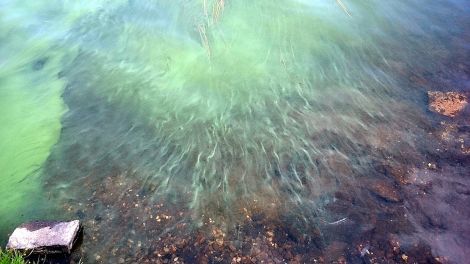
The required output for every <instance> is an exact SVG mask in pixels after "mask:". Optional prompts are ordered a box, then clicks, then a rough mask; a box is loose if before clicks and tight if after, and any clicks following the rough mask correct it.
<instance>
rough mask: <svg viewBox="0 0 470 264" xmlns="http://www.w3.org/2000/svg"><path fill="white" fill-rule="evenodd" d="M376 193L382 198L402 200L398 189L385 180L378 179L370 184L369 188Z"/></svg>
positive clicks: (390, 200)
mask: <svg viewBox="0 0 470 264" xmlns="http://www.w3.org/2000/svg"><path fill="white" fill-rule="evenodd" d="M369 189H370V190H371V191H372V192H373V193H374V194H375V195H377V196H379V197H380V198H382V199H384V200H386V201H389V202H395V203H397V202H401V200H402V199H401V197H400V194H399V192H398V190H397V189H396V188H395V187H393V186H392V185H389V184H388V183H386V182H384V181H377V182H374V183H372V184H371V185H370V188H369Z"/></svg>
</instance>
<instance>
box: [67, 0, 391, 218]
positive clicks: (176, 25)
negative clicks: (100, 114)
mask: <svg viewBox="0 0 470 264" xmlns="http://www.w3.org/2000/svg"><path fill="white" fill-rule="evenodd" d="M221 2H223V1H207V2H206V1H171V2H170V1H150V2H149V3H145V4H142V3H139V2H138V1H131V2H129V4H127V5H123V6H121V7H117V8H115V9H113V10H112V11H109V12H103V13H101V14H100V15H99V16H97V17H96V18H94V19H91V18H90V17H87V18H86V19H83V20H82V21H81V22H80V23H78V24H77V25H75V27H74V29H73V30H72V32H71V38H70V39H69V41H70V45H77V46H80V48H81V49H80V53H79V56H78V57H77V58H76V59H75V61H74V62H73V63H72V64H71V65H70V67H68V68H67V69H66V70H65V71H64V74H65V76H67V79H68V80H69V81H70V83H71V84H72V85H71V86H70V89H71V90H75V91H77V93H79V92H78V91H82V92H83V93H90V94H93V95H94V96H96V97H103V98H106V100H107V101H108V102H109V103H110V104H113V105H117V106H118V107H119V108H120V109H126V110H127V111H128V112H130V113H133V114H135V118H138V119H139V120H145V122H146V123H147V124H148V126H150V127H153V128H154V130H155V138H156V140H157V141H159V142H160V146H159V148H158V149H157V150H155V151H156V152H157V153H160V154H158V155H157V156H158V157H157V158H156V159H155V160H153V161H152V162H153V163H154V165H153V166H154V167H156V168H157V169H156V170H155V171H154V172H153V175H152V176H151V177H150V178H151V179H150V182H152V183H154V184H156V185H157V186H158V191H157V193H159V194H161V193H167V194H172V193H177V192H178V190H179V189H183V190H184V191H187V192H189V193H191V194H192V195H193V199H192V202H191V207H192V208H194V209H195V212H196V213H195V214H198V215H203V214H205V213H204V212H205V211H206V210H209V211H210V210H212V209H213V208H218V209H216V210H222V211H225V212H228V211H230V209H231V208H233V205H234V203H237V202H240V201H241V200H243V199H247V200H253V199H255V200H263V201H266V202H267V201H277V202H280V203H283V204H302V203H304V202H309V201H310V199H311V197H312V196H318V195H319V194H320V193H321V192H322V190H321V188H317V187H316V186H317V185H318V184H317V183H318V182H320V179H319V177H323V176H319V174H316V173H315V172H313V170H312V171H305V169H304V168H307V167H311V168H316V167H318V164H315V162H314V161H313V160H315V159H318V158H321V157H324V156H328V155H331V154H332V153H334V154H335V155H339V156H343V157H344V156H345V155H344V154H343V153H342V152H341V151H337V150H335V149H334V148H333V149H332V148H331V147H330V146H328V145H322V144H320V142H312V140H310V138H311V137H313V136H315V135H316V134H319V133H321V132H322V131H325V130H331V131H333V132H334V133H337V134H338V135H339V136H338V137H342V138H344V139H350V140H351V141H352V142H355V140H354V139H353V134H354V133H361V132H365V131H366V130H367V127H366V126H365V125H364V120H363V119H362V118H361V117H360V115H358V114H355V113H363V116H368V117H369V118H371V119H374V118H381V117H383V116H384V115H386V114H387V111H388V110H387V109H386V108H384V107H383V104H386V103H387V102H388V103H390V104H391V103H392V101H393V99H391V98H390V97H389V96H388V95H386V93H387V92H388V91H389V90H391V89H395V88H396V87H393V84H392V83H389V82H387V80H386V79H385V80H383V79H382V80H378V79H375V78H371V74H369V73H372V72H374V71H377V65H376V64H375V61H379V60H380V59H381V58H382V55H381V53H380V52H378V49H374V48H373V47H375V43H374V42H372V41H371V37H370V36H369V35H368V34H367V32H361V31H357V28H356V27H357V25H358V23H350V22H349V21H348V19H349V17H348V15H347V14H346V13H344V12H343V11H342V10H341V8H339V7H338V6H337V5H336V4H335V3H334V2H331V3H330V4H331V5H329V7H330V8H333V10H336V11H333V13H335V14H337V15H338V17H337V18H336V19H335V20H332V19H331V18H329V17H327V16H325V15H323V14H321V12H318V11H317V10H316V9H315V8H313V7H311V6H308V5H307V4H306V3H302V2H298V1H256V2H246V1H233V2H229V3H227V4H226V6H223V7H221V4H220V3H221ZM150 3H152V4H153V8H155V6H156V7H158V8H155V9H156V10H155V12H154V13H152V12H149V13H148V14H147V13H145V12H143V11H142V10H146V8H152V4H150ZM204 3H205V4H204ZM142 5H143V6H142ZM182 6H184V8H182ZM334 8H336V9H334ZM162 10H163V11H162ZM155 21H156V22H155ZM360 22H362V21H360ZM149 25H151V26H149ZM366 47H367V49H366ZM352 50H354V52H351V51H352ZM365 72H367V74H365ZM327 111H329V112H327ZM332 119H335V120H336V123H335V124H332V123H331V122H330V120H332ZM142 158H144V159H145V157H142ZM321 162H326V161H324V160H323V161H321ZM325 166H326V165H325ZM356 169H357V170H360V169H361V168H360V166H358V167H357V168H356ZM338 175H339V174H335V173H332V175H330V176H331V177H339V176H338ZM147 180H148V179H147ZM281 201H282V202H281ZM288 206H289V205H288Z"/></svg>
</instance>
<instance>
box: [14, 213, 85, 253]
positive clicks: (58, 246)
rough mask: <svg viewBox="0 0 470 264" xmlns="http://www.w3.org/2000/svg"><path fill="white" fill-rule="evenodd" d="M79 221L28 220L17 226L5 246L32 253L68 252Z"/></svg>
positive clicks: (75, 235) (78, 227)
mask: <svg viewBox="0 0 470 264" xmlns="http://www.w3.org/2000/svg"><path fill="white" fill-rule="evenodd" d="M79 229H80V222H79V221H78V220H74V221H70V222H29V223H24V224H22V225H20V226H19V227H17V228H16V229H15V231H13V234H12V235H11V236H10V238H9V240H8V244H7V248H9V249H15V250H21V251H32V252H34V253H45V254H49V253H70V251H71V250H72V247H73V244H74V242H75V241H76V238H77V234H78V231H79Z"/></svg>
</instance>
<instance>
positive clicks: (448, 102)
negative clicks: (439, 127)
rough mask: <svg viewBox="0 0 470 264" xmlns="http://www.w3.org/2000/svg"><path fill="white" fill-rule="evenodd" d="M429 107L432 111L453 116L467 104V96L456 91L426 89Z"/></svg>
mask: <svg viewBox="0 0 470 264" xmlns="http://www.w3.org/2000/svg"><path fill="white" fill-rule="evenodd" d="M428 97H429V109H430V110H431V111H433V112H436V113H439V114H442V115H445V116H449V117H454V116H456V115H457V114H458V113H459V112H460V111H462V110H463V109H464V108H465V106H466V105H467V97H466V96H465V95H464V94H462V93H458V92H446V93H444V92H432V91H428Z"/></svg>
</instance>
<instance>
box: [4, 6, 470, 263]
mask: <svg viewBox="0 0 470 264" xmlns="http://www.w3.org/2000/svg"><path fill="white" fill-rule="evenodd" d="M463 2H464V1H462V0H450V1H443V0H442V1H435V2H434V3H433V4H428V5H423V4H422V2H421V1H418V0H409V1H388V2H383V1H382V2H380V3H378V2H375V1H362V0H341V1H340V0H315V1H307V0H269V1H268V0H257V1H236V0H232V1H230V0H171V1H170V0H147V1H137V0H128V1H106V0H102V1H93V3H85V2H84V1H64V0H62V1H59V0H55V1H48V2H46V1H35V2H31V3H19V2H17V1H8V0H0V22H1V27H0V66H1V67H0V124H2V126H1V127H0V148H1V150H2V152H1V154H0V171H1V174H0V199H1V200H2V201H4V202H2V204H1V206H0V217H2V218H1V221H0V234H3V233H6V232H8V231H7V230H8V229H11V227H12V225H13V224H15V223H18V222H19V219H22V217H24V218H42V217H46V218H53V217H55V216H58V217H64V214H65V215H66V216H67V217H69V218H80V219H83V220H86V221H88V222H86V223H87V224H86V225H87V226H86V228H89V229H90V230H94V231H95V232H96V234H93V235H92V237H91V238H90V239H89V241H91V242H88V243H90V244H87V246H86V247H87V249H88V250H90V251H93V252H92V253H95V252H98V253H99V252H101V253H100V254H103V252H106V253H109V252H116V251H113V250H112V248H113V247H114V246H116V245H120V246H122V247H121V248H126V247H125V246H127V245H129V243H131V242H129V241H133V242H135V243H136V244H137V243H138V244H144V245H145V244H146V243H147V244H148V245H154V243H153V242H154V240H155V239H156V238H157V237H158V238H162V239H164V237H165V236H167V235H168V234H170V235H171V234H173V233H172V232H180V231H178V230H180V229H178V228H179V227H181V226H184V228H186V229H184V228H183V229H184V231H181V233H180V234H179V235H180V236H188V234H191V237H192V235H193V234H194V233H191V232H195V231H194V230H199V229H198V228H201V230H205V229H204V228H207V229H208V230H205V231H208V232H207V233H209V234H213V235H214V236H215V237H217V236H219V238H217V239H218V240H219V242H220V237H223V238H222V240H223V239H227V237H224V236H225V234H227V236H229V235H228V234H232V235H233V237H237V238H238V236H239V233H240V232H241V233H243V232H247V233H250V232H251V231H246V230H247V229H245V231H243V232H242V231H240V230H241V229H242V228H241V227H240V226H243V225H244V224H245V223H246V221H248V220H253V221H254V222H256V221H260V222H262V221H265V222H263V223H277V224H278V225H279V226H283V227H285V228H286V229H289V228H290V229H289V230H290V231H289V232H290V233H289V232H288V233H289V235H286V236H287V237H288V239H291V240H292V241H296V242H297V243H298V244H304V245H305V247H306V248H307V249H308V250H307V249H306V248H302V249H301V250H299V252H300V251H306V252H309V250H310V248H308V247H310V246H312V245H314V244H315V243H318V244H322V243H324V244H325V245H327V244H329V243H330V242H331V241H333V240H335V239H337V236H340V237H341V238H342V239H343V240H344V241H346V242H348V241H350V240H352V239H353V238H356V237H357V236H359V235H356V234H351V233H353V232H355V233H357V234H359V233H361V232H369V231H370V230H375V229H374V228H372V227H371V226H374V224H376V222H379V223H382V222H387V221H388V220H389V219H392V218H393V220H394V221H395V220H396V221H395V222H393V221H390V223H392V222H393V223H400V224H402V223H406V224H403V226H405V225H410V226H411V224H410V223H409V222H407V221H412V220H408V218H406V219H404V218H405V216H404V215H407V212H406V210H405V209H404V208H405V205H406V206H409V204H410V203H412V201H414V200H413V199H414V197H413V199H410V200H409V201H410V202H409V201H408V200H405V198H404V196H405V195H404V194H402V193H400V192H399V191H400V190H401V189H400V188H401V187H399V186H401V185H405V182H406V180H405V179H404V178H406V177H405V176H396V174H399V173H396V171H404V172H406V173H410V171H413V169H415V170H416V171H418V170H421V169H423V168H422V167H423V166H424V169H429V167H428V166H427V164H434V163H430V162H429V159H431V158H436V157H438V156H439V154H435V152H433V151H435V149H436V148H437V146H436V145H437V144H436V143H435V142H433V141H432V140H430V138H432V136H431V133H430V132H429V131H432V128H433V126H436V123H435V122H434V120H432V119H430V118H428V116H427V115H428V114H429V113H428V112H427V106H425V105H424V104H425V101H426V100H427V99H426V93H425V92H424V93H423V91H422V90H423V89H428V88H429V87H431V86H432V85H433V84H429V83H426V85H422V84H423V83H425V82H424V81H421V83H420V85H421V86H420V87H419V88H416V85H415V84H416V83H418V82H419V81H420V79H417V77H416V75H418V74H417V72H418V71H421V72H424V73H426V74H428V75H429V76H431V75H432V73H435V72H438V71H440V70H441V68H442V67H441V66H442V65H441V64H440V61H444V60H447V59H449V57H450V55H449V54H451V53H452V51H453V49H455V46H458V45H460V44H459V43H460V42H458V41H456V40H455V36H460V35H461V34H462V35H465V25H466V24H468V23H466V24H465V23H462V21H465V19H462V17H464V16H465V14H468V7H467V6H466V5H465V4H464V3H463ZM450 14H452V15H450ZM462 14H463V15H462ZM459 47H460V46H459ZM460 48H465V45H463V46H461V47H460ZM461 68H463V69H465V65H463V66H462V67H461ZM410 76H412V77H413V78H415V79H412V78H411V77H410ZM462 83H463V81H462ZM423 86H426V87H423ZM428 86H429V87H428ZM432 88H433V89H435V90H438V88H437V87H432ZM420 89H421V90H420ZM462 109H463V108H462ZM429 153H432V154H429ZM423 164H424V165H423ZM431 167H432V166H431ZM397 168H398V169H397ZM410 168H412V169H410ZM456 170H457V169H456ZM449 171H452V170H449ZM406 173H402V174H406ZM431 175H433V174H432V173H431ZM400 177H401V178H400ZM384 182H385V183H386V184H385V185H384V184H383V183H384ZM387 184H388V185H387ZM406 184H408V182H406ZM12 186H14V187H12ZM341 197H343V198H344V197H347V199H346V198H344V199H343V198H341ZM342 199H343V200H342ZM371 199H377V200H379V201H381V202H383V203H384V204H385V205H382V204H381V203H379V205H377V204H373V203H371V202H370V200H371ZM345 200H347V202H346V203H347V204H346V205H343V204H341V203H342V202H344V201H345ZM404 200H405V201H404ZM338 201H339V202H338ZM416 203H419V202H416ZM338 204H340V205H338ZM402 205H403V206H402ZM387 206H390V207H393V208H394V210H397V211H398V212H399V213H396V211H393V210H392V209H389V207H387ZM332 208H333V209H332ZM335 208H336V209H335ZM338 208H340V209H338ZM410 208H411V207H410ZM61 210H65V213H63V212H60V211H61ZM391 211H393V213H391ZM40 212H43V213H42V215H41V213H40ZM58 212H59V213H58ZM162 212H164V214H163V215H162ZM255 212H256V213H255ZM157 214H158V217H159V218H158V220H157V218H156V217H157ZM260 215H261V216H260ZM361 215H363V216H364V215H365V216H367V217H368V216H371V219H372V218H373V219H372V220H371V222H372V221H375V222H374V224H372V223H369V222H368V221H369V220H363V219H362V218H361ZM396 215H399V216H396ZM408 215H410V214H408ZM172 217H173V218H172ZM263 217H264V218H266V219H267V220H265V219H264V220H260V219H261V218H263ZM367 217H366V218H367ZM374 217H375V218H374ZM394 217H396V218H397V219H398V220H397V219H395V218H394ZM400 217H401V218H400ZM162 219H163V220H162ZM169 219H170V220H169ZM247 219H248V220H247ZM377 219H378V220H377ZM383 219H385V220H383ZM410 219H411V217H410ZM167 220H168V221H167ZM270 221H271V222H270ZM381 221H382V222H381ZM413 221H414V220H413ZM207 223H210V224H211V225H213V226H214V228H215V227H216V228H215V229H211V228H209V227H207ZM387 223H388V222H387ZM157 224H158V225H157ZM377 225H379V224H377ZM390 225H392V224H390ZM397 225H398V224H397ZM123 226H124V227H125V228H124V229H123V228H122V227H123ZM259 226H262V225H261V224H260V225H259ZM344 226H347V227H348V228H349V230H344V228H343V229H341V227H344ZM336 227H338V230H340V231H342V232H343V233H344V234H341V235H337V234H336V233H335V232H334V231H335V230H332V229H333V228H336ZM263 228H264V227H263ZM377 229H379V228H377ZM392 229H393V228H392ZM397 229H398V228H397ZM116 230H120V231H116ZM214 230H216V231H214ZM351 230H354V231H351ZM395 231H396V230H395V229H393V232H395ZM400 231H401V229H400ZM408 231H409V230H407V232H408ZM237 232H238V233H237ZM269 232H274V231H273V230H270V231H269ZM348 232H349V233H348ZM370 232H372V231H370ZM390 232H392V231H390ZM410 232H411V231H410ZM222 233H223V234H224V235H221V234H222ZM252 233H256V232H252ZM377 233H379V232H378V231H377ZM396 233H399V232H398V231H396ZM89 234H90V233H89ZM250 234H251V233H250ZM407 234H408V233H407ZM108 235H109V237H108ZM335 235H336V237H335ZM273 236H274V235H270V236H269V237H270V238H271V240H273ZM317 236H318V237H320V238H319V239H317V238H318V237H317ZM384 236H385V235H384ZM97 237H98V238H97ZM274 237H275V236H274ZM305 237H310V238H309V239H310V240H308V239H307V238H305ZM312 237H315V239H316V240H315V239H312ZM99 238H101V239H102V240H100V239H99ZM195 239H196V238H195ZM348 239H349V240H348ZM274 240H275V239H274ZM429 240H430V241H431V239H429ZM116 241H119V243H117V242H116ZM159 241H160V240H159ZM306 241H307V242H306ZM311 241H314V242H311ZM318 241H320V242H318ZM141 242H142V243H141ZM270 242H272V241H270ZM198 243H199V242H198ZM131 244H132V243H131ZM215 244H218V243H217V241H216V243H215ZM221 244H223V243H221ZM90 245H92V246H90ZM123 245H124V246H123ZM132 245H134V244H132ZM315 245H316V244H315ZM219 246H220V245H219ZM129 247H130V248H132V249H131V251H132V252H131V253H129V254H135V255H138V254H141V253H136V252H137V251H138V250H137V249H135V248H136V247H135V246H134V247H131V246H129ZM149 247H150V246H149ZM312 247H313V246H312ZM319 247H322V246H319ZM139 248H140V246H139ZM143 248H145V246H143ZM188 248H191V247H188ZM201 248H202V247H201ZM152 250H153V249H152ZM367 250H368V249H367V248H366V249H364V248H361V250H360V251H361V252H362V251H363V252H366V251H367ZM148 251H149V252H150V251H151V250H150V249H148ZM139 252H140V251H139ZM142 252H143V251H142ZM156 252H157V250H156ZM159 252H160V251H159ZM312 252H313V251H312ZM441 252H442V250H440V251H439V253H441ZM92 253H90V254H92ZM98 253H97V254H98ZM151 253H152V254H153V251H152V252H151ZM166 253H168V252H165V254H166ZM87 254H88V253H87ZM113 254H114V255H115V256H114V257H116V258H117V256H118V255H119V254H117V253H113ZM122 254H124V253H122V252H121V255H122ZM126 254H127V253H126ZM149 254H150V253H149ZM158 254H160V253H158ZM165 254H164V255H165ZM361 254H362V256H361V257H363V255H364V254H366V253H361ZM98 257H99V255H98ZM170 257H172V256H171V255H170ZM136 259H137V257H136ZM95 260H96V261H98V258H95ZM114 260H116V259H113V261H114ZM115 262H117V261H115Z"/></svg>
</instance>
